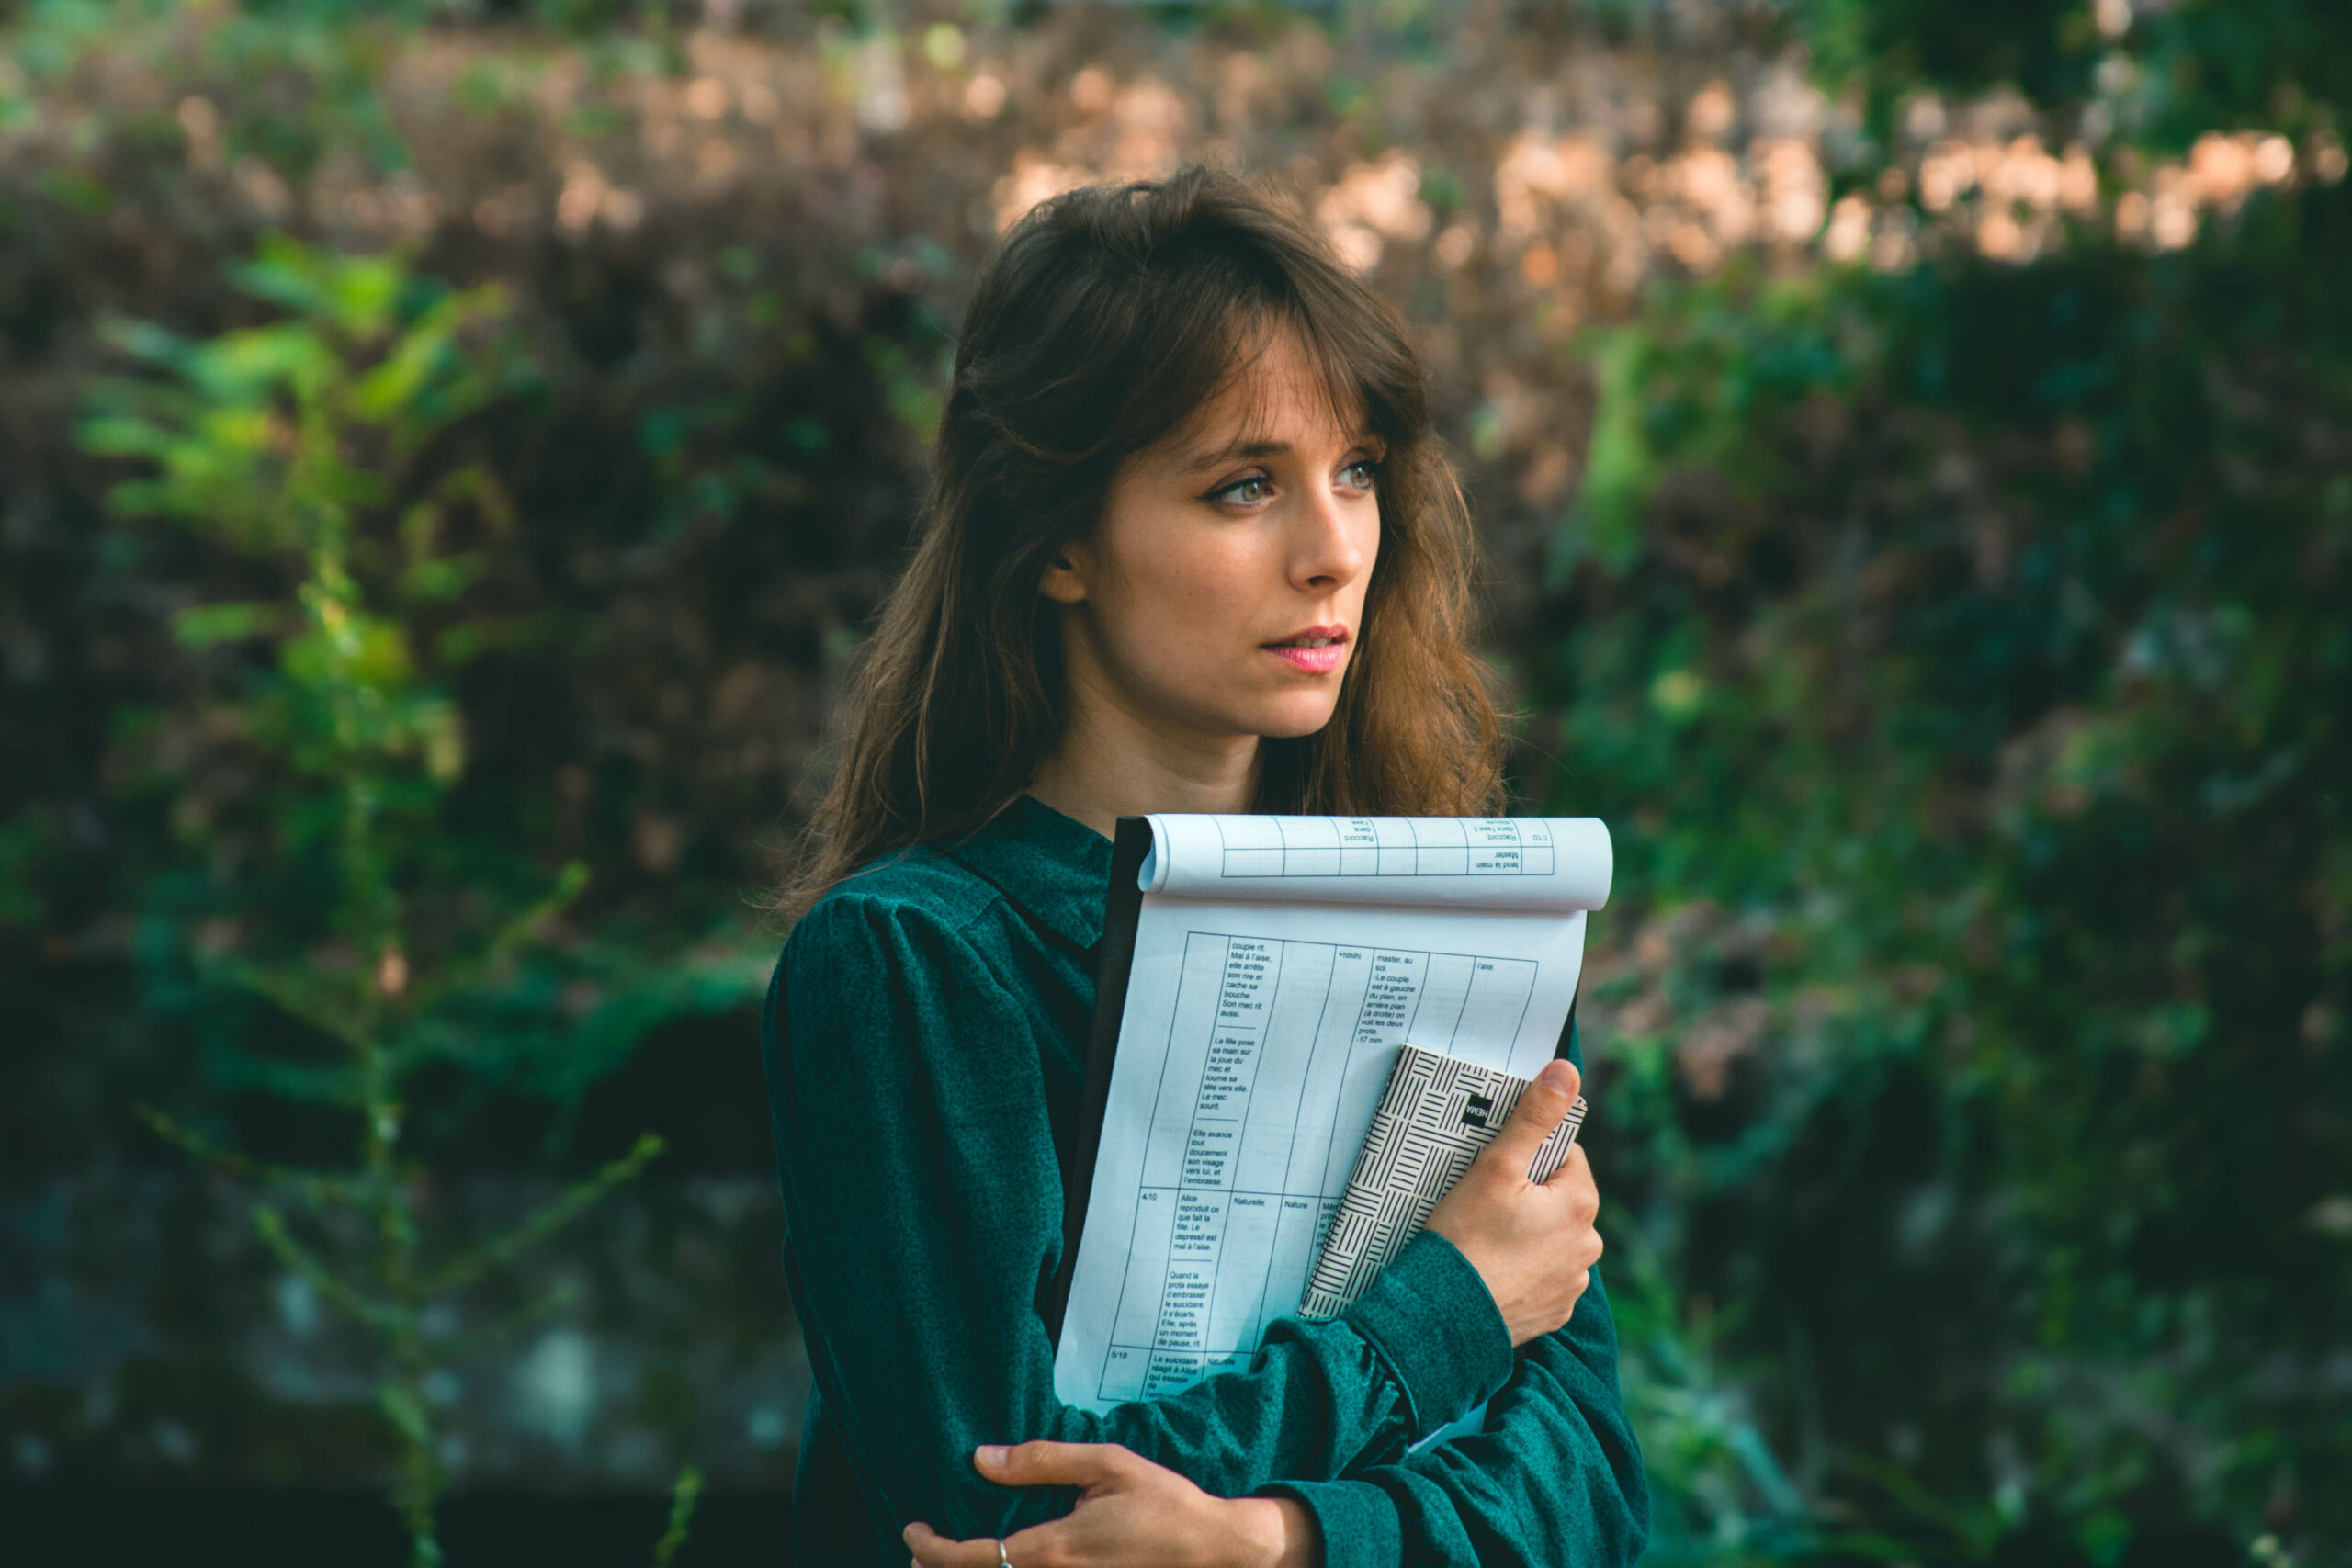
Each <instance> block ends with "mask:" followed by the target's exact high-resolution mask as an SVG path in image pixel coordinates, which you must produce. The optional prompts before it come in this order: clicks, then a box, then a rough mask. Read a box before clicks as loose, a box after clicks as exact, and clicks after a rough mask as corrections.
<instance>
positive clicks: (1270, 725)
mask: <svg viewBox="0 0 2352 1568" xmlns="http://www.w3.org/2000/svg"><path fill="white" fill-rule="evenodd" d="M1339 706H1340V705H1339V704H1338V702H1336V701H1332V702H1317V703H1314V704H1312V705H1309V704H1305V703H1283V704H1277V705H1274V706H1273V707H1272V708H1271V709H1269V710H1268V711H1266V712H1264V713H1261V714H1260V715H1258V716H1257V722H1255V723H1253V724H1251V725H1250V729H1251V731H1252V732H1254V733H1255V734H1257V735H1259V736H1261V737H1262V738H1264V739H1268V740H1295V739H1298V738H1299V737H1300V736H1302V735H1312V734H1314V733H1315V732H1316V731H1317V730H1318V729H1321V728H1323V727H1324V726H1325V725H1327V724H1329V723H1330V722H1331V716H1332V715H1333V714H1334V713H1336V712H1338V711H1339Z"/></svg>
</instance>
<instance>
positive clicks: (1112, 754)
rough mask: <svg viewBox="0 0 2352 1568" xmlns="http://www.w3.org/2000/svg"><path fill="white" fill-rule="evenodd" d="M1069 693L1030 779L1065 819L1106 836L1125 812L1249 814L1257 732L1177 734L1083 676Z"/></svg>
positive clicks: (1255, 790) (1033, 792)
mask: <svg viewBox="0 0 2352 1568" xmlns="http://www.w3.org/2000/svg"><path fill="white" fill-rule="evenodd" d="M1072 673H1073V675H1075V674H1076V671H1073V672H1072ZM1069 697H1070V702H1069V723H1068V725H1067V727H1066V728H1064V730H1063V732H1062V739H1061V744H1060V745H1058V746H1057V747H1056V748H1055V749H1054V750H1053V752H1052V754H1051V755H1049V756H1048V757H1047V758H1046V760H1045V761H1044V762H1042V763H1040V764H1039V765H1038V768H1037V772H1036V774H1035V777H1034V778H1032V779H1031V781H1030V784H1029V793H1030V794H1031V795H1035V796H1036V797H1037V798H1038V799H1039V800H1042V801H1044V802H1045V803H1046V805H1047V806H1050V807H1053V808H1054V809H1055V810H1057V811H1058V812H1060V813H1061V814H1062V815H1063V816H1065V817H1069V818H1074V819H1075V820H1077V821H1080V822H1083V823H1085V824H1086V825H1087V826H1088V827H1090V828H1091V829H1094V830H1095V831H1096V832H1098V833H1100V834H1102V835H1103V837H1104V838H1106V839H1107V838H1110V837H1112V836H1114V834H1115V833H1116V831H1117V830H1118V825H1119V818H1122V817H1141V816H1144V815H1146V814H1147V813H1149V812H1153V811H1227V812H1230V811H1247V810H1249V809H1250V806H1251V805H1252V804H1253V802H1254V801H1255V799H1256V797H1257V793H1258V754H1259V738H1258V737H1257V736H1255V735H1205V734H1201V733H1198V732H1186V731H1179V730H1176V729H1174V728H1171V727H1170V726H1168V725H1166V724H1164V723H1155V722H1153V721H1152V719H1151V718H1150V717H1149V716H1145V715H1141V714H1137V713H1135V712H1133V711H1131V710H1130V709H1128V708H1126V707H1125V706H1123V705H1120V704H1118V703H1117V702H1115V701H1113V700H1111V699H1110V695H1109V694H1108V693H1106V692H1103V691H1102V690H1100V689H1099V688H1098V687H1096V685H1095V683H1094V682H1091V681H1085V680H1082V679H1073V680H1072V681H1071V682H1070V690H1069Z"/></svg>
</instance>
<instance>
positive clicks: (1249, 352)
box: [1173, 327, 1365, 456]
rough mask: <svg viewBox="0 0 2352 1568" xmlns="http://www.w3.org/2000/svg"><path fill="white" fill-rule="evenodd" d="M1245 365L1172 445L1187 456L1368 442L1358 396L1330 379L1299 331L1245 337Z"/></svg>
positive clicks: (1242, 358) (1239, 366)
mask: <svg viewBox="0 0 2352 1568" xmlns="http://www.w3.org/2000/svg"><path fill="white" fill-rule="evenodd" d="M1237 360H1238V363H1237V364H1236V365H1235V366H1234V367H1233V368H1232V370H1231V371H1230V372H1229V373H1228V374H1227V377H1226V379H1225V383H1224V385H1222V386H1221V387H1219V388H1218V389H1216V392H1215V393H1213V394H1212V395H1211V396H1210V397H1208V398H1207V399H1206V400H1204V401H1203V402H1202V404H1201V406H1200V407H1199V408H1198V409H1197V410H1195V411H1194V412H1193V417H1192V419H1191V420H1189V421H1187V422H1186V423H1185V424H1184V425H1183V427H1182V429H1181V430H1179V431H1178V432H1177V434H1176V439H1175V441H1174V443H1173V445H1175V446H1177V447H1179V448H1180V450H1182V452H1183V454H1184V455H1185V456H1192V455H1193V454H1194V453H1195V452H1197V451H1198V449H1200V448H1203V447H1206V448H1210V449H1212V450H1214V449H1216V448H1221V447H1224V446H1228V445H1234V444H1241V443H1250V442H1283V443H1286V444H1290V445H1302V444H1305V443H1308V442H1321V441H1326V440H1331V441H1338V442H1341V443H1345V442H1348V441H1352V440H1355V439H1358V438H1359V437H1360V436H1362V435H1363V434H1365V432H1364V429H1363V423H1364V422H1363V407H1362V404H1361V403H1360V402H1359V401H1358V400H1357V399H1356V397H1355V394H1354V390H1353V389H1352V388H1350V387H1347V386H1345V385H1343V384H1340V382H1339V380H1338V378H1335V377H1332V376H1330V375H1328V374H1327V373H1326V371H1325V369H1324V367H1322V365H1321V364H1319V363H1318V362H1317V358H1316V356H1315V355H1313V354H1312V353H1310V352H1309V350H1308V347H1307V344H1306V342H1305V341H1304V340H1303V339H1302V338H1301V337H1300V336H1299V334H1298V333H1297V332H1296V331H1295V329H1291V328H1286V327H1277V328H1274V329H1272V330H1269V331H1264V332H1261V333H1256V334H1252V335H1244V336H1243V337H1242V338H1241V342H1240V344H1239V347H1238V353H1237Z"/></svg>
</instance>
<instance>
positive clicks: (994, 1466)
mask: <svg viewBox="0 0 2352 1568" xmlns="http://www.w3.org/2000/svg"><path fill="white" fill-rule="evenodd" d="M972 1452H973V1453H974V1454H975V1455H976V1456H977V1457H978V1460H979V1461H980V1462H981V1463H982V1464H984V1465H987V1466H988V1467H989V1469H990V1470H1002V1469H1003V1468H1004V1452H1005V1450H1004V1445H1002V1444H1001V1443H982V1444H981V1445H980V1446H979V1447H978V1448H977V1449H974V1450H972Z"/></svg>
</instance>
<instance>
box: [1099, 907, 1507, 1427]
mask: <svg viewBox="0 0 2352 1568" xmlns="http://www.w3.org/2000/svg"><path fill="white" fill-rule="evenodd" d="M1537 967H1538V966H1537V964H1535V963H1534V961H1532V960H1530V959H1519V958H1487V957H1480V956H1477V955H1476V954H1468V953H1412V952H1402V951H1397V950H1392V949H1387V948H1378V947H1371V946H1349V945H1346V944H1343V943H1333V942H1282V941H1275V940H1272V939H1268V938H1262V937H1250V936H1242V935H1235V934H1231V933H1226V932H1209V931H1193V932H1191V933H1189V934H1188V935H1187V937H1186V938H1185V943H1184V960H1183V969H1182V975H1181V976H1180V978H1179V980H1178V990H1177V997H1176V1006H1175V1016H1174V1021H1173V1024H1172V1026H1171V1028H1172V1030H1173V1033H1172V1034H1171V1037H1170V1041H1169V1049H1168V1053H1167V1056H1166V1065H1165V1066H1164V1068H1163V1070H1162V1073H1161V1077H1160V1081H1159V1085H1158V1088H1157V1089H1156V1092H1155V1102H1154V1106H1153V1111H1152V1117H1151V1122H1150V1124H1149V1126H1150V1130H1149V1132H1148V1134H1147V1144H1146V1148H1145V1151H1144V1159H1143V1173H1142V1178H1141V1180H1140V1183H1139V1187H1138V1191H1137V1194H1136V1197H1137V1202H1136V1232H1135V1237H1134V1241H1133V1244H1132V1245H1131V1246H1130V1247H1129V1249H1128V1257H1127V1262H1126V1268H1125V1274H1124V1276H1123V1278H1122V1280H1121V1281H1120V1292H1119V1303H1118V1307H1117V1309H1116V1311H1115V1312H1114V1316H1113V1323H1112V1327H1111V1335H1110V1347H1109V1348H1108V1350H1107V1351H1106V1352H1105V1354H1104V1358H1103V1369H1102V1375H1101V1379H1100V1382H1099V1389H1100V1396H1101V1397H1102V1398H1103V1399H1104V1400H1106V1401H1114V1402H1115V1401H1118V1400H1123V1399H1137V1398H1150V1397H1153V1396H1155V1395H1158V1394H1161V1393H1172V1392H1174V1391H1175V1390H1177V1389H1180V1388H1182V1387H1184V1386H1186V1385H1187V1384H1189V1383H1191V1382H1194V1381H1196V1380H1197V1379H1199V1378H1201V1377H1203V1376H1204V1375H1206V1374H1207V1373H1210V1372H1214V1371H1221V1370H1224V1369H1225V1368H1227V1367H1240V1366H1246V1365H1247V1364H1248V1362H1249V1359H1250V1354H1251V1352H1252V1351H1254V1350H1255V1349H1256V1348H1257V1346H1258V1341H1259V1338H1260V1337H1261V1335H1262V1333H1263V1332H1264V1329H1265V1325H1267V1324H1268V1323H1269V1322H1271V1321H1272V1319H1274V1318H1276V1317H1279V1316H1281V1315H1283V1314H1286V1313H1293V1312H1295V1311H1296V1310H1297V1308H1298V1300H1299V1295H1300V1293H1301V1292H1302V1291H1303V1290H1304V1289H1305V1287H1306V1278H1307V1275H1308V1273H1309V1272H1310V1271H1311V1269H1312V1268H1313V1264H1314V1258H1315V1249H1316V1247H1317V1245H1318V1244H1319V1243H1320V1241H1321V1237H1322V1233H1323V1228H1324V1226H1325V1225H1326V1224H1328V1222H1329V1217H1330V1213H1331V1211H1332V1210H1333V1209H1334V1208H1336V1207H1337V1205H1338V1201H1339V1195H1340V1190H1341V1189H1342V1188H1343V1187H1344V1186H1345V1184H1346V1181H1347V1177H1348V1170H1349V1168H1350V1166H1351V1165H1352V1163H1353V1161H1354V1159H1355V1156H1356V1152H1357V1151H1356V1149H1355V1146H1354V1142H1355V1141H1354V1139H1352V1138H1341V1137H1340V1136H1339V1135H1338V1134H1337V1133H1336V1131H1335V1129H1336V1128H1337V1127H1339V1126H1343V1125H1345V1126H1360V1125H1361V1124H1363V1122H1367V1121H1368V1120H1369V1119H1370V1117H1371V1114H1372V1108H1373V1105H1374V1101H1375V1100H1377V1099H1378V1098H1379V1094H1380V1089H1381V1086H1382V1084H1383V1083H1384V1082H1385V1079H1386V1077H1387V1075H1388V1069H1389V1066H1390V1064H1391V1063H1392V1062H1393V1061H1394V1059H1395V1056H1396V1052H1397V1047H1398V1046H1400V1045H1402V1044H1403V1043H1405V1042H1406V1041H1407V1039H1408V1038H1409V1039H1410V1040H1411V1041H1412V1042H1413V1043H1415V1044H1417V1045H1424V1046H1428V1047H1430V1049H1433V1050H1450V1049H1452V1048H1453V1044H1454V1043H1455V1042H1456V1041H1457V1040H1462V1041H1464V1042H1466V1041H1468V1040H1473V1039H1485V1040H1494V1041H1499V1042H1502V1043H1506V1044H1507V1043H1509V1042H1510V1041H1511V1040H1513V1039H1514V1038H1516V1036H1517V1034H1518V1031H1519V1027H1520V1023H1521V1020H1522V1019H1523V1018H1524V1017H1525V1015H1526V1010H1527V1006H1528V1002H1529V998H1531V997H1532V994H1533V991H1534V986H1535V976H1536V969H1537ZM1270 1046H1271V1048H1270ZM1317 1111H1319V1112H1320V1113H1319V1114H1317V1113H1315V1112H1317Z"/></svg>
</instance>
